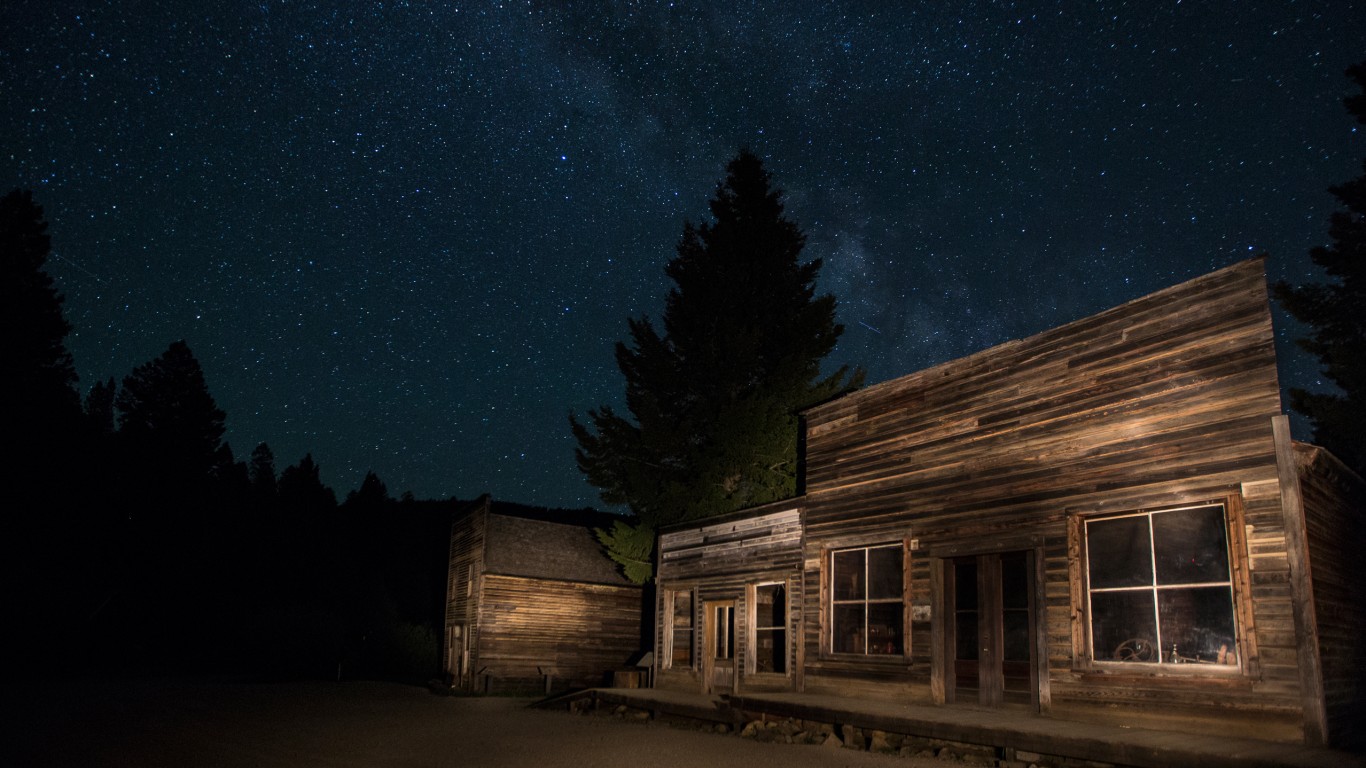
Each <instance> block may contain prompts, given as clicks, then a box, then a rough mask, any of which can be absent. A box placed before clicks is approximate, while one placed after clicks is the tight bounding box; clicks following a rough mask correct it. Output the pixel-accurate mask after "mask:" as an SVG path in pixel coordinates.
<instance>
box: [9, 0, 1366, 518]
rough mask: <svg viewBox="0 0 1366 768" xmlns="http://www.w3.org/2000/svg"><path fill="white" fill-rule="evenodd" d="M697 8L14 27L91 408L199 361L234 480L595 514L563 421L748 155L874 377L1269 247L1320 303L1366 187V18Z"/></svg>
mask: <svg viewBox="0 0 1366 768" xmlns="http://www.w3.org/2000/svg"><path fill="white" fill-rule="evenodd" d="M200 5H213V6H215V7H216V8H217V9H216V10H211V11H204V10H201V9H198V8H197V6H200ZM732 5H734V7H732ZM892 5H897V6H906V8H907V9H905V10H900V9H895V10H894V9H889V8H884V7H883V6H892ZM693 6H694V4H689V3H683V2H677V3H654V2H621V1H619V2H608V1H607V0H590V1H589V2H583V3H563V2H557V3H530V4H528V3H524V2H504V3H492V2H490V3H468V4H465V3H450V4H447V3H420V2H414V3H408V2H401V1H400V2H383V3H312V2H276V1H275V0H260V1H259V2H250V3H230V2H224V3H211V4H208V3H190V2H177V1H171V0H162V1H155V0H154V1H149V2H124V1H123V0H112V1H111V2H104V3H96V2H89V3H69V2H62V1H61V0H20V1H19V2H17V3H14V2H9V3H6V10H5V12H4V14H3V19H4V21H3V23H2V24H0V183H3V189H0V192H4V191H8V189H10V188H13V187H21V188H29V189H32V190H33V192H34V196H35V199H36V200H37V202H39V203H40V204H41V205H43V206H44V209H45V212H46V216H47V220H48V221H49V224H50V231H51V233H52V236H53V251H54V252H53V256H52V258H51V259H50V260H49V262H48V265H47V268H48V271H49V272H50V273H51V274H52V275H53V276H54V277H55V278H56V281H57V283H58V286H59V288H60V289H61V290H62V291H63V292H64V293H65V295H66V303H65V313H66V317H67V319H68V320H69V321H70V322H71V323H72V324H73V325H74V326H75V332H74V333H73V334H72V335H71V336H70V337H68V339H67V344H68V348H69V349H70V350H71V352H72V354H73V355H74V357H75V360H76V365H77V369H78V371H79V372H80V375H81V390H82V392H83V393H84V392H85V391H87V390H88V389H89V387H90V386H91V385H92V384H94V383H95V382H96V381H100V380H103V379H107V378H109V377H110V376H113V377H115V378H116V379H118V380H122V379H123V377H124V376H126V375H127V374H128V373H129V372H130V371H131V370H132V368H133V367H134V366H136V365H138V364H141V363H143V362H146V361H148V360H150V359H152V358H154V357H156V356H157V355H159V354H161V353H162V352H163V351H164V350H165V349H166V347H167V345H168V344H169V343H170V342H172V341H174V340H176V339H181V338H183V339H185V340H186V341H187V342H188V343H189V345H190V347H191V349H193V350H194V352H195V354H196V356H197V357H198V358H199V360H200V362H201V364H202V365H203V367H204V370H205V374H206V377H207V379H208V384H209V388H210V391H211V392H212V394H213V395H214V397H215V399H216V400H217V402H218V404H219V406H220V407H221V408H223V409H224V410H225V411H226V412H227V414H228V420H227V426H228V435H227V437H228V440H229V441H230V442H231V445H232V447H233V449H234V451H235V453H236V454H237V456H238V457H239V458H243V459H244V458H246V457H247V456H248V455H249V453H250V452H251V450H252V448H253V447H254V446H255V445H256V444H257V443H259V442H261V441H266V442H268V443H269V444H270V445H271V447H272V448H273V449H274V451H275V455H276V459H277V466H278V467H279V468H283V467H284V466H285V465H287V464H291V463H294V462H296V461H297V460H298V459H299V458H300V457H301V456H302V455H303V454H304V453H305V452H312V453H313V456H314V458H315V459H316V460H317V461H318V463H319V464H320V465H321V467H322V471H323V480H324V481H325V482H327V483H328V484H330V485H332V486H334V487H335V488H336V489H337V490H338V491H339V492H340V493H343V494H344V493H345V492H346V491H347V490H350V489H353V488H355V487H357V486H358V485H359V484H360V481H361V479H362V477H363V476H364V474H365V472H366V471H367V470H370V469H373V470H374V471H375V472H376V473H378V475H379V476H380V477H381V478H382V479H383V480H384V481H385V482H386V483H387V485H388V487H389V489H390V491H391V492H392V493H394V494H395V495H397V494H398V493H401V492H403V491H407V490H410V491H412V492H413V493H414V494H415V495H417V496H418V497H419V498H444V497H448V496H458V497H461V498H470V497H473V496H475V495H478V494H480V493H483V492H490V493H492V494H493V495H494V496H495V497H496V498H500V499H505V500H512V501H520V502H525V503H533V504H544V505H557V506H559V505H562V506H576V507H577V506H584V505H588V504H596V503H597V496H596V492H595V490H594V489H593V488H591V487H590V486H589V485H587V483H585V482H584V481H583V479H582V476H581V475H580V474H579V472H578V470H577V469H576V467H575V465H574V458H573V447H574V441H573V439H572V437H571V436H570V431H569V426H568V420H567V416H568V414H569V412H570V411H571V409H572V410H575V411H578V412H580V413H582V412H583V411H586V410H587V409H589V408H592V407H595V406H598V405H601V404H608V403H617V402H619V401H620V399H621V397H622V387H623V383H622V379H621V376H620V374H619V372H618V371H617V369H616V366H615V364H614V361H613V356H612V346H613V344H614V343H615V342H616V341H617V340H618V339H621V338H624V337H625V335H626V319H627V317H628V316H638V315H641V314H649V315H651V316H653V317H656V318H657V317H658V316H659V313H660V311H661V309H662V306H663V300H664V296H665V294H666V292H667V290H668V288H669V283H668V281H667V279H666V278H665V276H664V273H663V267H664V264H665V262H666V261H667V260H668V259H670V258H671V257H672V256H673V249H674V245H675V243H676V242H677V240H678V238H679V235H680V234H681V232H682V227H683V222H684V220H685V219H691V220H693V221H694V222H696V221H699V220H701V219H702V218H703V217H704V216H705V215H706V213H707V209H706V202H707V200H708V198H709V197H710V196H711V194H712V192H713V189H714V186H715V184H716V182H717V181H718V180H719V179H720V178H722V176H723V175H724V167H725V164H726V162H727V161H728V160H729V159H730V158H732V157H733V156H734V155H735V153H736V151H737V150H738V149H739V148H741V147H749V148H752V149H753V150H754V151H755V152H756V153H758V154H759V155H760V156H762V157H763V158H765V161H766V163H767V166H768V168H769V170H770V171H771V172H772V174H773V176H774V180H775V183H776V184H777V185H778V186H779V187H781V188H783V189H784V190H785V191H786V193H787V203H788V212H789V214H790V215H791V216H792V217H793V218H794V219H795V220H796V221H797V222H798V223H799V224H800V225H801V227H802V228H803V229H804V230H805V232H806V234H807V236H808V244H807V248H806V251H805V256H806V258H814V257H820V258H823V259H824V260H825V266H824V269H823V271H822V276H821V283H820V288H821V290H822V291H827V292H833V293H834V294H835V295H836V296H837V297H838V299H839V301H840V310H839V314H840V319H841V322H843V323H844V325H845V326H846V330H845V334H844V337H843V339H842V341H841V343H840V346H839V348H838V349H837V350H836V352H835V353H834V355H832V357H831V359H830V362H831V363H832V364H835V363H846V362H847V363H854V364H861V365H863V366H865V367H866V368H867V369H868V381H869V382H870V383H874V382H879V381H883V380H886V379H890V378H894V377H896V376H900V375H903V374H906V373H910V372H912V371H915V370H918V369H921V368H923V367H925V366H927V365H932V364H934V363H938V362H942V361H944V360H949V359H952V358H955V357H959V356H962V355H965V354H968V353H971V352H974V351H977V350H979V349H982V348H985V347H987V346H990V345H993V344H997V343H1000V342H1003V341H1007V340H1009V339H1014V338H1020V337H1023V336H1027V335H1030V334H1033V333H1036V332H1038V331H1041V330H1044V329H1046V328H1050V327H1053V326H1056V325H1059V324H1061V323H1065V322H1068V321H1070V320H1074V319H1077V318H1080V317H1083V316H1085V315H1088V314H1091V313H1094V312H1097V311H1100V310H1103V309H1106V308H1108V307H1110V306H1113V305H1116V304H1119V303H1122V302H1124V301H1127V300H1129V299H1133V298H1136V297H1138V296H1141V295H1143V294H1146V293H1149V292H1151V291H1154V290H1157V289H1160V288H1163V287H1165V286H1168V285H1171V284H1174V283H1177V282H1180V281H1182V280H1186V279H1188V278H1192V277H1195V276H1197V275H1200V274H1203V273H1205V272H1208V271H1210V270H1213V269H1216V268H1219V267H1222V266H1225V265H1228V264H1230V263H1233V262H1235V261H1238V260H1241V259H1244V258H1247V257H1250V256H1254V255H1257V254H1259V253H1262V252H1267V253H1269V254H1271V260H1270V262H1269V271H1270V273H1271V276H1272V277H1273V278H1278V277H1287V278H1289V279H1291V280H1293V281H1302V280H1305V279H1315V278H1317V277H1318V273H1317V272H1316V271H1315V270H1314V268H1313V267H1312V264H1311V263H1310V261H1309V258H1308V255H1307V251H1308V249H1309V248H1310V247H1311V246H1313V245H1315V244H1319V243H1322V242H1324V241H1326V239H1327V217H1328V215H1329V214H1330V213H1331V212H1332V211H1333V210H1335V209H1336V208H1337V207H1338V206H1337V204H1336V202H1335V201H1334V200H1333V198H1332V197H1331V196H1330V195H1329V194H1328V192H1327V188H1328V186H1330V185H1331V184H1335V183H1340V182H1343V181H1346V180H1347V179H1349V178H1351V177H1353V176H1355V175H1357V174H1358V173H1359V172H1360V162H1361V159H1362V158H1363V156H1366V140H1363V135H1362V132H1360V131H1358V130H1356V126H1355V124H1354V123H1353V122H1352V121H1351V119H1350V117H1349V116H1348V114H1347V113H1346V111H1345V110H1344V109H1343V107H1342V104H1341V99H1342V97H1343V96H1345V95H1347V94H1348V93H1350V92H1352V91H1353V88H1352V86H1351V84H1350V82H1349V80H1348V79H1347V78H1346V77H1345V76H1343V70H1344V69H1345V68H1346V67H1347V66H1348V65H1350V64H1352V63H1353V62H1355V61H1359V60H1362V59H1366V44H1363V43H1364V42H1366V3H1361V2H1355V3H1353V2H1327V1H1325V2H1279V1H1278V2H1267V3H1232V2H1193V1H1192V0H1187V1H1186V2H1172V1H1171V0H1168V1H1167V2H1147V1H1146V0H1145V1H1143V2H1127V3H1125V2H1099V3H1090V2H1080V0H1078V1H1077V2H1065V3H1023V2H1022V3H975V2H940V3H896V4H893V3H861V4H843V3H832V2H795V1H793V0H785V1H783V2H773V3H759V4H755V3H745V2H740V3H735V4H732V3H719V2H718V3H710V4H704V5H702V6H701V7H700V8H694V7H693ZM1277 320H1278V324H1279V325H1278V328H1279V331H1278V333H1279V335H1280V337H1281V338H1280V341H1281V344H1280V351H1281V354H1282V377H1283V384H1289V385H1298V386H1309V387H1311V388H1313V387H1317V386H1319V385H1318V384H1317V383H1316V378H1315V375H1314V372H1315V370H1316V368H1315V366H1314V365H1313V363H1312V361H1305V360H1304V359H1303V357H1298V358H1295V357H1292V356H1291V355H1290V353H1291V351H1292V350H1291V347H1290V345H1289V342H1288V339H1289V338H1291V337H1293V336H1294V335H1298V334H1299V333H1300V331H1298V330H1295V329H1289V328H1288V325H1287V324H1286V323H1285V322H1284V317H1283V316H1282V315H1281V314H1279V313H1278V315H1277ZM9 332H13V329H11V330H10V331H9ZM1297 437H1299V438H1301V439H1304V438H1307V437H1308V435H1307V434H1305V433H1304V431H1303V430H1302V429H1301V430H1300V432H1299V433H1298V434H1297Z"/></svg>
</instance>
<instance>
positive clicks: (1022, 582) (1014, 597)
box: [1001, 552, 1029, 610]
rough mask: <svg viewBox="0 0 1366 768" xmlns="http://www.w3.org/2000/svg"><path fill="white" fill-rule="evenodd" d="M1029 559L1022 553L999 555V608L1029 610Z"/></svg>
mask: <svg viewBox="0 0 1366 768" xmlns="http://www.w3.org/2000/svg"><path fill="white" fill-rule="evenodd" d="M1028 564H1029V559H1028V558H1027V557H1025V553H1023V552H1012V553H1009V554H1005V555H1001V606H1002V607H1003V608H1018V609H1022V610H1028V608H1029V567H1028Z"/></svg>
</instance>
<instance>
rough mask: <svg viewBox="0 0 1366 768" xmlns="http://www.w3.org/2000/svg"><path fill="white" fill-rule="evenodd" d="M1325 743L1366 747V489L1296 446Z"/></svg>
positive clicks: (1328, 457) (1335, 464)
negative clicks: (1365, 559) (1364, 562)
mask: <svg viewBox="0 0 1366 768" xmlns="http://www.w3.org/2000/svg"><path fill="white" fill-rule="evenodd" d="M1295 459H1296V464H1297V469H1298V470H1299V475H1300V478H1299V480H1300V492H1301V497H1302V500H1303V505H1304V518H1305V533H1306V534H1307V535H1306V539H1307V542H1306V543H1307V545H1308V550H1309V562H1310V570H1311V574H1310V579H1311V582H1312V585H1313V593H1314V609H1315V610H1314V613H1315V615H1316V617H1317V630H1318V639H1319V662H1320V669H1321V671H1322V675H1323V681H1322V688H1323V699H1324V709H1325V710H1326V714H1327V723H1326V724H1327V740H1328V743H1329V744H1331V745H1333V746H1336V747H1341V748H1345V749H1357V750H1360V749H1361V748H1362V747H1366V641H1364V640H1363V638H1366V611H1363V606H1366V578H1363V576H1362V570H1361V566H1360V560H1361V553H1363V552H1366V488H1363V483H1362V480H1361V478H1360V477H1358V476H1357V475H1355V474H1354V473H1353V472H1352V471H1351V470H1349V469H1347V468H1346V467H1345V466H1343V464H1342V463H1341V462H1340V461H1338V460H1337V459H1336V458H1335V457H1333V456H1332V454H1330V453H1328V452H1327V451H1325V450H1323V449H1322V448H1317V447H1314V446H1309V445H1304V444H1296V446H1295Z"/></svg>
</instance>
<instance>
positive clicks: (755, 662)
mask: <svg viewBox="0 0 1366 768" xmlns="http://www.w3.org/2000/svg"><path fill="white" fill-rule="evenodd" d="M764 587H782V589H783V623H782V624H781V625H775V626H763V627H761V626H759V619H758V615H759V614H758V610H757V609H758V605H759V590H760V589H763V588H764ZM745 608H746V611H745V612H746V618H747V619H748V620H747V621H746V624H747V625H748V626H747V627H746V631H745V641H746V643H745V644H746V646H747V648H748V650H749V653H747V654H745V674H747V675H759V676H771V677H774V678H778V677H782V678H790V677H792V667H793V662H792V640H793V637H792V635H793V634H794V632H793V629H792V583H791V580H789V579H774V580H770V581H757V582H753V583H750V584H747V585H746V586H745ZM778 630H781V631H782V632H783V648H782V658H783V671H781V672H761V671H759V633H760V632H775V631H778ZM774 653H775V656H776V655H777V649H776V648H775V649H774Z"/></svg>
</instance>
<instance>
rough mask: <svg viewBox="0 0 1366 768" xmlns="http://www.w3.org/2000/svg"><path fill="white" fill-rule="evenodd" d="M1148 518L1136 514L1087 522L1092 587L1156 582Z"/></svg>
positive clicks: (1087, 550)
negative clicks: (1149, 539)
mask: <svg viewBox="0 0 1366 768" xmlns="http://www.w3.org/2000/svg"><path fill="white" fill-rule="evenodd" d="M1151 549H1152V547H1151V546H1150V544H1149V541H1148V518H1147V516H1141V515H1136V516H1134V517H1120V518H1114V519H1111V520H1092V521H1089V522H1088V523H1087V524H1086V560H1087V565H1088V566H1089V567H1090V573H1091V587H1092V588H1093V589H1094V588H1098V587H1138V586H1143V585H1147V584H1152V582H1153V561H1152V552H1151Z"/></svg>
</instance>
